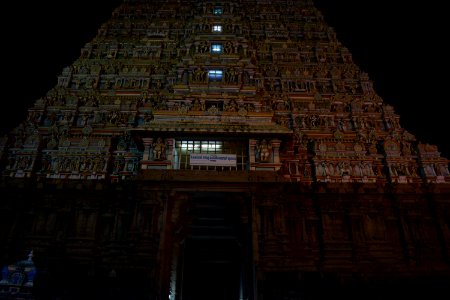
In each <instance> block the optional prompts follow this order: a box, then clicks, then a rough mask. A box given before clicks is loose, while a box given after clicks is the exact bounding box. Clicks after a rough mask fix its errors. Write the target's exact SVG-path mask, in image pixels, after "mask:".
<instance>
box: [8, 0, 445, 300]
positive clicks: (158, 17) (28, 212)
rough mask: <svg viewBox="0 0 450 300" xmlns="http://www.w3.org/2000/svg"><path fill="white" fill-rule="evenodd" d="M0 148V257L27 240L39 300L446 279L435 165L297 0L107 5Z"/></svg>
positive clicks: (389, 286)
mask: <svg viewBox="0 0 450 300" xmlns="http://www.w3.org/2000/svg"><path fill="white" fill-rule="evenodd" d="M0 151H1V152H0V154H1V165H0V169H1V174H2V178H1V182H0V183H1V194H2V195H4V197H3V196H2V198H4V199H3V200H2V201H1V204H0V214H1V216H2V224H3V226H2V228H0V237H1V239H2V243H1V247H0V262H3V265H7V264H8V263H10V261H14V260H15V258H16V256H15V255H16V253H19V254H20V255H21V254H22V253H25V252H27V251H28V252H29V251H30V250H32V251H33V253H34V261H35V264H36V268H37V275H36V281H35V283H34V286H33V288H35V289H36V295H37V296H40V297H43V298H44V299H86V298H89V297H92V298H95V297H97V298H99V297H100V298H101V297H106V296H107V297H109V298H112V299H116V297H117V299H124V298H126V299H167V298H169V299H172V300H173V299H177V300H181V299H183V300H186V299H211V298H214V299H223V300H225V299H265V300H267V299H289V300H290V299H325V298H327V297H329V296H332V295H334V296H335V295H340V296H344V297H346V298H355V299H356V298H360V297H361V294H360V293H364V297H365V298H367V299H380V298H382V299H390V298H392V299H393V298H395V297H397V296H398V295H408V296H409V297H414V296H417V295H428V293H429V292H430V291H439V287H440V284H441V283H444V282H445V281H446V280H449V278H450V265H449V255H450V221H449V218H450V202H449V201H450V198H449V196H450V185H449V183H450V173H449V170H448V159H447V158H444V157H441V155H440V153H439V151H438V149H437V147H436V146H434V145H429V144H423V143H421V142H420V141H418V140H417V139H416V138H415V136H414V134H412V133H410V132H408V131H406V130H405V129H404V128H402V126H401V123H400V117H399V115H397V114H396V113H395V111H394V108H393V107H392V106H390V105H389V104H386V103H384V101H383V99H382V98H381V97H380V96H379V95H378V94H377V92H376V91H375V90H374V87H373V84H372V81H371V80H370V78H369V76H368V74H366V73H364V72H362V71H361V70H360V69H359V68H358V66H357V65H356V64H355V63H354V62H353V60H352V55H351V53H350V51H349V50H348V49H347V48H345V47H344V46H343V45H342V44H341V43H340V42H339V41H338V40H337V39H336V35H335V32H334V31H333V29H332V28H331V27H329V26H328V25H327V24H326V23H325V21H324V19H323V17H322V15H321V13H320V12H319V11H318V10H317V9H316V8H315V7H314V4H313V2H312V1H310V0H300V1H288V0H271V1H265V0H234V1H233V0H228V1H190V0H184V1H183V0H181V1H170V0H157V1H150V0H128V1H124V2H123V4H122V5H120V6H119V7H118V8H117V9H116V10H114V11H113V13H112V16H111V19H110V20H109V21H107V22H106V23H105V24H103V25H102V26H101V28H100V29H99V30H98V34H97V36H96V37H95V38H94V39H93V40H91V41H89V42H88V43H86V44H85V45H84V47H83V48H82V49H81V54H80V56H79V58H78V59H77V60H76V61H75V62H73V64H71V65H70V66H67V67H66V68H64V69H63V70H62V72H61V74H59V76H58V81H57V84H56V85H55V86H54V87H53V88H52V89H51V90H50V91H48V93H47V94H46V95H44V96H43V97H42V98H40V99H38V100H36V101H35V103H34V105H33V106H32V107H30V108H29V109H28V117H27V119H26V120H24V121H23V122H22V123H21V124H20V125H19V126H18V127H17V128H15V129H14V130H12V131H11V132H10V134H8V135H6V136H5V137H3V138H2V140H1V141H0ZM39 270H45V272H42V273H41V275H39V274H40V273H39ZM368 290H371V292H370V293H369V292H367V291H368Z"/></svg>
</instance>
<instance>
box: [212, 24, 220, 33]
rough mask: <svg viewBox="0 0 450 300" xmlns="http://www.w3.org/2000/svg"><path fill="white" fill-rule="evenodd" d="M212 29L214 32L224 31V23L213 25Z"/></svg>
mask: <svg viewBox="0 0 450 300" xmlns="http://www.w3.org/2000/svg"><path fill="white" fill-rule="evenodd" d="M212 31H213V32H222V25H213V27H212Z"/></svg>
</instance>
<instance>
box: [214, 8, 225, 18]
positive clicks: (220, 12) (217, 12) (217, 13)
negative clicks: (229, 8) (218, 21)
mask: <svg viewBox="0 0 450 300" xmlns="http://www.w3.org/2000/svg"><path fill="white" fill-rule="evenodd" d="M222 13H223V10H222V7H214V9H213V14H214V15H216V16H220V15H221V14H222Z"/></svg>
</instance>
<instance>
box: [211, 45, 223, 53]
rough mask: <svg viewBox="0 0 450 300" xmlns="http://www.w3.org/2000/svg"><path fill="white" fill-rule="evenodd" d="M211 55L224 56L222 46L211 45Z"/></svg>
mask: <svg viewBox="0 0 450 300" xmlns="http://www.w3.org/2000/svg"><path fill="white" fill-rule="evenodd" d="M211 53H212V54H222V45H221V44H212V45H211Z"/></svg>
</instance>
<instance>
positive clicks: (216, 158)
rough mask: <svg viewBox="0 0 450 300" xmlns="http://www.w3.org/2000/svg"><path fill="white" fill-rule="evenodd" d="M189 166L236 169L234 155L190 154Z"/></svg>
mask: <svg viewBox="0 0 450 300" xmlns="http://www.w3.org/2000/svg"><path fill="white" fill-rule="evenodd" d="M190 160H191V161H190V165H191V166H222V167H230V166H231V167H236V154H202V153H191V156H190Z"/></svg>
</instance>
